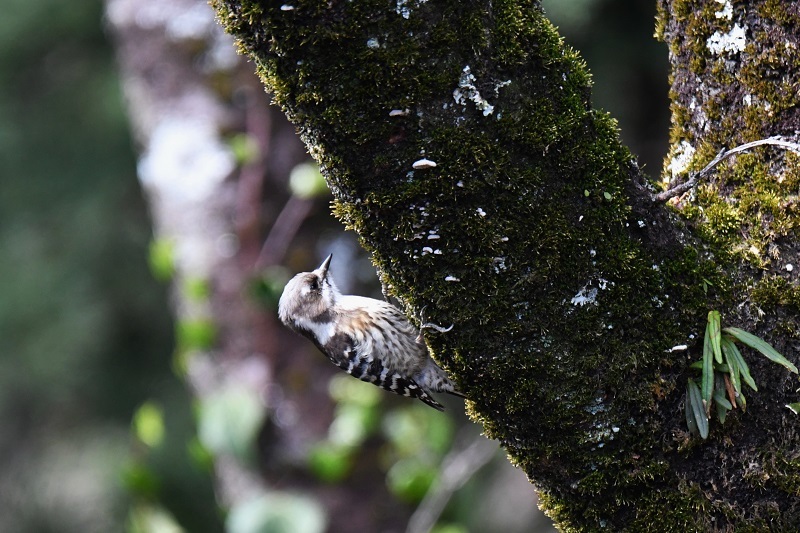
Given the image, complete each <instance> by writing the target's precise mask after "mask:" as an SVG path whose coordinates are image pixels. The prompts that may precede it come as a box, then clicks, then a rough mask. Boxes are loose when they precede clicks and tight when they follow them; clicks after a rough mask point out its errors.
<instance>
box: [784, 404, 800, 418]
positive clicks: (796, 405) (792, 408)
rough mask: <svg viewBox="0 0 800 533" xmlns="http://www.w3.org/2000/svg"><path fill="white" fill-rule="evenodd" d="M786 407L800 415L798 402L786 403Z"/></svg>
mask: <svg viewBox="0 0 800 533" xmlns="http://www.w3.org/2000/svg"><path fill="white" fill-rule="evenodd" d="M786 407H788V408H789V409H791V410H792V412H793V413H794V414H796V415H800V402H797V403H787V404H786Z"/></svg>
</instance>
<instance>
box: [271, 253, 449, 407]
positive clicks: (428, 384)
mask: <svg viewBox="0 0 800 533" xmlns="http://www.w3.org/2000/svg"><path fill="white" fill-rule="evenodd" d="M332 257H333V255H329V256H328V257H327V258H326V259H325V261H323V262H322V264H321V265H320V266H319V268H317V269H316V270H313V271H311V272H301V273H299V274H297V275H296V276H295V277H293V278H292V279H291V280H289V283H287V284H286V287H285V288H284V289H283V294H282V295H281V299H280V303H279V304H278V316H280V319H281V322H283V323H284V324H285V325H286V326H288V327H289V328H291V329H292V330H294V331H296V332H298V333H300V334H302V335H304V336H305V337H308V338H309V339H310V340H311V341H312V342H314V344H315V345H316V346H317V348H319V349H320V351H321V352H322V353H324V354H325V355H326V356H327V357H328V359H330V360H331V362H333V364H335V365H336V366H338V367H339V368H341V369H342V370H344V371H345V372H347V373H348V374H350V375H351V376H353V377H355V378H358V379H360V380H361V381H366V382H368V383H373V384H375V385H377V386H379V387H381V388H383V389H385V390H388V391H390V392H394V393H395V394H399V395H400V396H409V397H411V398H419V399H420V400H422V401H423V402H425V403H426V404H428V405H429V406H431V407H433V408H434V409H438V410H439V411H443V410H444V407H443V406H442V405H441V404H440V403H439V402H437V401H436V400H434V399H433V397H432V393H433V392H447V393H450V394H453V395H455V396H460V397H462V398H464V395H463V394H461V393H460V392H459V391H458V390H457V389H456V386H455V384H454V383H453V382H452V381H451V380H450V378H448V377H447V375H446V374H445V373H444V370H442V369H441V368H439V366H438V365H437V364H436V363H435V362H434V360H433V359H431V357H430V355H429V354H428V348H427V346H426V345H425V343H424V342H423V340H422V336H421V335H420V332H419V330H418V329H417V328H416V327H415V326H414V325H413V324H411V323H410V322H409V321H408V320H407V319H406V317H405V315H403V313H402V312H401V311H400V310H399V309H398V308H396V307H395V306H393V305H391V304H390V303H388V302H384V301H382V300H375V299H373V298H365V297H363V296H351V295H344V294H342V293H340V292H339V289H337V288H336V284H335V283H334V282H333V279H332V278H331V275H330V265H331V258H332ZM437 329H438V328H437Z"/></svg>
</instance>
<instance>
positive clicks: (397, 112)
mask: <svg viewBox="0 0 800 533" xmlns="http://www.w3.org/2000/svg"><path fill="white" fill-rule="evenodd" d="M409 113H411V110H410V109H392V110H391V111H389V116H390V117H405V116H407V115H408V114H409Z"/></svg>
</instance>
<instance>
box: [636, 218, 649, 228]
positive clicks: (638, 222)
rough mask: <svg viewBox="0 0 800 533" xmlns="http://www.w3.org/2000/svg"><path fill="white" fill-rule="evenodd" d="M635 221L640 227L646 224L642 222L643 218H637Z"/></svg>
mask: <svg viewBox="0 0 800 533" xmlns="http://www.w3.org/2000/svg"><path fill="white" fill-rule="evenodd" d="M636 223H637V224H639V227H640V228H643V227H645V226H646V225H647V224H645V223H644V220H637V221H636Z"/></svg>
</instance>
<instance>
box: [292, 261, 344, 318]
mask: <svg viewBox="0 0 800 533" xmlns="http://www.w3.org/2000/svg"><path fill="white" fill-rule="evenodd" d="M332 257H333V254H331V255H329V256H328V257H327V258H326V259H325V261H323V262H322V264H321V265H320V266H319V267H318V268H317V269H316V270H312V271H311V272H300V273H299V274H297V275H296V276H295V277H293V278H292V279H291V280H289V283H287V284H286V287H284V289H283V294H281V299H280V302H279V303H278V316H279V317H280V319H281V322H283V323H284V324H286V325H287V326H289V327H292V328H297V327H298V326H299V325H300V324H307V323H308V322H316V323H322V322H331V321H332V320H333V312H334V309H335V306H336V300H337V298H338V297H339V296H340V293H339V289H337V288H336V285H335V284H334V282H333V279H332V278H331V276H330V265H331V258H332Z"/></svg>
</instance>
